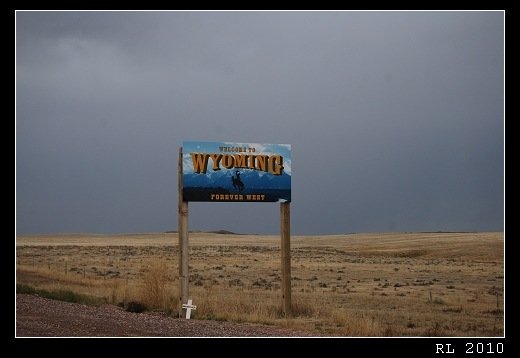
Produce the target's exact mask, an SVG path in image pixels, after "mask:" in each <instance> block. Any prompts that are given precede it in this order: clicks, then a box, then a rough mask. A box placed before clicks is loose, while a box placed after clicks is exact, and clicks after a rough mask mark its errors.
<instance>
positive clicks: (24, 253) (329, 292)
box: [16, 233, 504, 337]
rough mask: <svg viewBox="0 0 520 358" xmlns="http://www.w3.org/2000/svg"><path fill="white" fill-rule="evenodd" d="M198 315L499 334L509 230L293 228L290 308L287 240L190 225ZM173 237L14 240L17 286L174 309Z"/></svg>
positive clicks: (358, 328)
mask: <svg viewBox="0 0 520 358" xmlns="http://www.w3.org/2000/svg"><path fill="white" fill-rule="evenodd" d="M189 240H190V296H191V297H192V298H193V302H194V304H196V305H197V310H196V311H194V312H193V313H192V317H193V318H195V319H215V320H232V321H238V322H254V323H264V324H273V325H278V326H283V327H289V328H294V329H300V330H308V331H313V332H316V333H317V334H325V335H330V336H359V337H364V336H493V337H495V336H503V335H504V331H503V322H504V311H503V307H504V306H503V299H504V298H503V292H504V252H503V240H504V238H503V234H502V233H390V234H388V233H381V234H377V233H376V234H350V235H328V236H312V237H311V236H293V237H292V239H291V255H292V294H293V311H294V312H293V314H292V315H291V316H290V317H283V315H282V314H281V311H280V303H281V299H280V294H281V292H280V284H281V278H280V260H281V257H280V250H279V245H280V242H279V241H280V238H279V237H278V236H261V235H222V234H214V233H190V239H189ZM177 241H178V238H177V234H165V233H151V234H135V235H134V234H125V235H39V236H18V237H17V242H16V244H17V246H16V247H17V250H16V256H17V273H16V279H17V283H21V284H27V285H31V286H33V287H36V288H40V289H47V290H52V289H69V290H72V291H74V292H77V293H81V294H88V295H92V296H97V297H103V298H104V299H105V301H106V302H107V303H112V304H120V305H125V304H127V303H128V302H131V301H136V302H141V303H143V304H145V305H146V306H147V307H148V308H149V309H156V310H161V311H165V312H167V313H169V314H172V315H177V314H178V305H179V302H178V297H177V296H178V279H177V272H178V248H177Z"/></svg>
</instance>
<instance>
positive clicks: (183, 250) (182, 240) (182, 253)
mask: <svg viewBox="0 0 520 358" xmlns="http://www.w3.org/2000/svg"><path fill="white" fill-rule="evenodd" d="M178 169H179V215H178V216H179V225H178V231H179V318H180V316H181V314H182V303H183V302H186V301H187V300H188V294H189V285H188V283H189V279H190V272H189V246H188V202H187V201H184V198H183V197H182V185H183V184H182V148H180V149H179V167H178Z"/></svg>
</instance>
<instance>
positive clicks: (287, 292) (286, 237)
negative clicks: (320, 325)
mask: <svg viewBox="0 0 520 358" xmlns="http://www.w3.org/2000/svg"><path fill="white" fill-rule="evenodd" d="M280 237H281V253H282V312H283V314H284V315H285V316H288V315H290V314H291V203H289V202H285V203H280Z"/></svg>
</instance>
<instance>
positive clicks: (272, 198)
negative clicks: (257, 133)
mask: <svg viewBox="0 0 520 358" xmlns="http://www.w3.org/2000/svg"><path fill="white" fill-rule="evenodd" d="M182 146H183V151H182V153H183V154H182V168H183V169H182V181H183V190H182V195H183V199H184V201H211V202H240V201H244V202H278V201H279V202H290V201H291V146H290V145H289V144H259V143H234V142H192V141H185V142H183V145H182Z"/></svg>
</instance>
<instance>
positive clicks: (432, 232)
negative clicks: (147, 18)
mask: <svg viewBox="0 0 520 358" xmlns="http://www.w3.org/2000/svg"><path fill="white" fill-rule="evenodd" d="M486 232H502V233H504V232H505V231H504V230H483V231H474V230H473V231H472V230H460V231H459V230H437V231H431V230H428V231H408V230H407V231H358V232H339V233H327V234H292V235H291V236H317V235H323V236H332V235H356V234H398V233H402V234H476V233H486ZM177 233H178V230H166V231H141V232H114V233H109V232H102V233H99V232H46V233H18V232H16V233H15V235H16V236H18V235H21V236H52V235H58V236H64V235H78V236H80V235H95V236H109V235H144V234H177ZM189 233H192V234H201V233H202V234H218V235H242V236H246V235H251V236H254V235H264V236H278V235H279V234H276V233H275V234H263V233H242V232H234V231H229V230H222V229H221V230H189Z"/></svg>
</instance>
